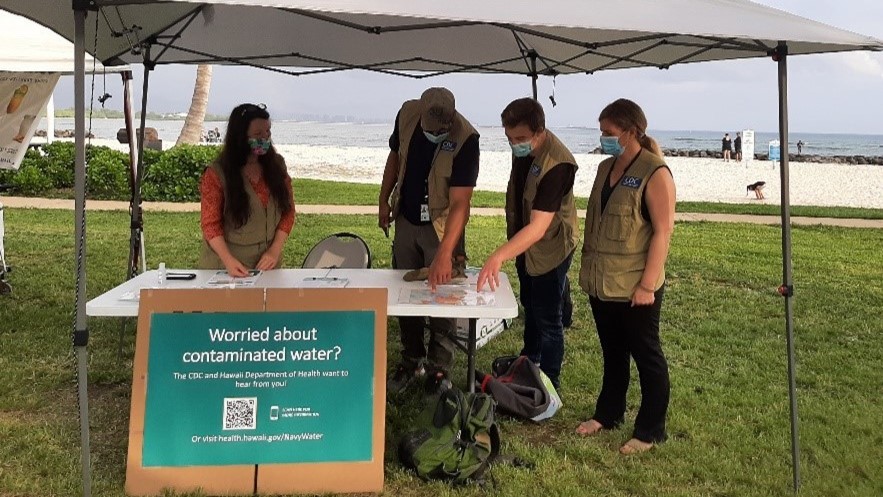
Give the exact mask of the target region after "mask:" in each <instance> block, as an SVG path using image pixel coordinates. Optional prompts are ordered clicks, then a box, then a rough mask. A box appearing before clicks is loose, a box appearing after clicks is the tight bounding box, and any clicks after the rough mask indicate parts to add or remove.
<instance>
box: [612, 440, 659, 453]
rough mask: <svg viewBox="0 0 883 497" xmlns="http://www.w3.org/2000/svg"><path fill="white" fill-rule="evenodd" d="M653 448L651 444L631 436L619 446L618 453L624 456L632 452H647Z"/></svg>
mask: <svg viewBox="0 0 883 497" xmlns="http://www.w3.org/2000/svg"><path fill="white" fill-rule="evenodd" d="M652 448H653V444H651V443H647V442H642V441H641V440H638V439H637V438H633V439H631V440H629V441H628V442H626V443H625V445H623V446H622V447H620V448H619V453H620V454H622V455H624V456H630V455H632V454H640V453H642V452H647V451H648V450H650V449H652Z"/></svg>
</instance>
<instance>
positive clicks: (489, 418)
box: [399, 388, 500, 483]
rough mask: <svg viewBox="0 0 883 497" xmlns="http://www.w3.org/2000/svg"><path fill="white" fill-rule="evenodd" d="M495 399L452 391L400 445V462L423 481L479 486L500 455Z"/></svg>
mask: <svg viewBox="0 0 883 497" xmlns="http://www.w3.org/2000/svg"><path fill="white" fill-rule="evenodd" d="M495 407H496V403H495V402H494V399H493V398H492V397H491V396H489V395H487V394H483V393H463V392H461V391H460V390H459V389H457V388H450V389H448V390H446V391H445V392H444V393H442V394H441V395H439V398H438V401H437V402H436V403H435V404H430V405H429V406H427V407H426V409H424V410H423V412H422V413H420V416H419V417H418V418H417V426H419V427H420V428H418V429H417V430H414V431H412V432H410V433H407V434H405V436H404V437H402V440H401V442H400V443H399V459H400V460H401V461H402V464H404V465H405V466H406V467H408V468H411V469H413V470H414V471H416V472H417V476H419V477H420V478H422V479H424V480H430V479H436V480H446V481H450V482H452V483H465V482H467V481H469V480H480V479H481V476H482V475H483V474H484V472H485V470H487V468H488V466H489V465H490V463H491V462H492V461H493V460H494V459H495V458H496V457H497V455H498V454H499V452H500V431H499V428H498V427H497V424H496V421H495V416H494V410H495Z"/></svg>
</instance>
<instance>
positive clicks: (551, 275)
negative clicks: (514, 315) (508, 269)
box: [515, 252, 573, 389]
mask: <svg viewBox="0 0 883 497" xmlns="http://www.w3.org/2000/svg"><path fill="white" fill-rule="evenodd" d="M572 258H573V253H572V252H571V253H570V255H568V256H567V258H566V259H564V262H562V263H561V264H559V265H558V267H556V268H555V269H553V270H551V271H549V272H548V273H545V274H541V275H539V276H531V275H529V274H527V268H526V267H525V262H524V256H523V255H521V256H518V257H517V258H516V259H515V268H516V269H517V270H518V281H519V283H520V285H521V290H520V291H519V293H520V295H519V297H520V299H521V305H522V306H523V307H524V348H523V349H521V355H524V356H527V357H528V358H529V359H530V360H531V361H533V362H534V363H536V364H539V365H540V369H541V370H542V371H543V372H544V373H546V376H548V377H549V379H550V380H552V385H554V386H555V388H556V389H557V388H558V387H559V385H560V383H559V379H558V377H559V376H560V375H561V362H562V361H563V360H564V326H565V323H566V324H567V325H569V324H570V316H566V315H565V312H572V306H569V305H565V302H569V295H565V292H566V291H567V292H568V293H569V288H570V285H569V283H568V281H567V271H568V270H569V269H570V262H571V259H572Z"/></svg>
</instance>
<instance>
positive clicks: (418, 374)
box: [386, 363, 426, 394]
mask: <svg viewBox="0 0 883 497" xmlns="http://www.w3.org/2000/svg"><path fill="white" fill-rule="evenodd" d="M424 376H426V369H424V368H423V365H422V364H420V363H418V364H417V365H413V364H411V365H409V364H405V363H400V364H399V365H398V366H396V369H395V371H393V373H392V374H391V375H390V376H389V378H387V379H386V393H387V394H390V393H402V392H404V391H405V389H407V388H408V387H409V386H411V384H412V383H414V382H415V381H417V380H418V379H420V378H423V377H424Z"/></svg>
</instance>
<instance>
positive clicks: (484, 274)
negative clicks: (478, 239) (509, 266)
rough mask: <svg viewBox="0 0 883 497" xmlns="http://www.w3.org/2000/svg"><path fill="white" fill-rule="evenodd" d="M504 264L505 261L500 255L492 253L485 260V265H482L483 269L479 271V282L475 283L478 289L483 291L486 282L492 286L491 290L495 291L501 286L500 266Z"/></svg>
mask: <svg viewBox="0 0 883 497" xmlns="http://www.w3.org/2000/svg"><path fill="white" fill-rule="evenodd" d="M502 266H503V261H502V260H500V259H499V258H498V257H495V256H494V255H491V256H490V257H488V259H487V260H486V261H485V262H484V266H482V267H481V271H479V272H478V282H477V283H476V285H475V289H476V291H479V292H480V291H481V289H482V288H483V287H484V284H485V283H487V284H488V286H490V289H491V291H495V290H496V289H497V288H498V287H499V286H500V267H502Z"/></svg>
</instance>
